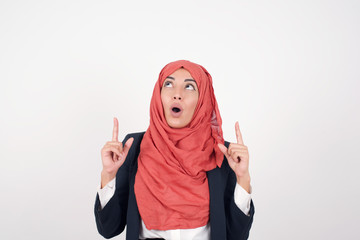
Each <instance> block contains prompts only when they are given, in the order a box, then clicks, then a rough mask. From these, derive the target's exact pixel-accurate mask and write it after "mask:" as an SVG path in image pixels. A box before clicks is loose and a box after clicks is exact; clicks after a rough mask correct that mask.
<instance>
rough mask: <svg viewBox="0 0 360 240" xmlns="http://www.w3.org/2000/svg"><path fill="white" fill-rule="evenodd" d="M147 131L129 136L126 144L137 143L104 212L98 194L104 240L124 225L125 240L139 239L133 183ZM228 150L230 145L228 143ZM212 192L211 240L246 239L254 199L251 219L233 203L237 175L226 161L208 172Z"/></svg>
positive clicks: (98, 220)
mask: <svg viewBox="0 0 360 240" xmlns="http://www.w3.org/2000/svg"><path fill="white" fill-rule="evenodd" d="M144 133H145V132H139V133H132V134H128V135H126V137H125V139H124V140H123V141H122V142H123V143H125V142H126V141H127V140H128V139H129V138H131V137H133V138H134V142H133V144H132V146H131V148H130V150H129V153H128V155H127V157H126V159H125V162H124V163H123V165H122V166H121V167H120V168H119V170H118V172H117V174H116V189H115V193H114V196H113V197H112V198H111V199H110V200H109V202H108V203H107V204H106V205H105V207H104V208H103V209H101V205H100V201H99V195H98V194H97V195H96V200H95V207H94V213H95V219H96V226H97V229H98V231H99V233H100V234H101V235H102V236H103V237H105V238H112V237H114V236H116V235H118V234H120V233H121V232H122V231H123V230H124V228H125V225H126V226H127V230H126V239H127V240H138V239H139V228H140V224H141V218H140V214H139V210H138V207H137V203H136V199H135V194H134V183H135V174H136V171H137V157H138V155H139V152H140V143H141V140H142V137H143V135H144ZM225 146H226V147H229V142H226V141H225ZM206 174H207V177H208V182H209V190H210V231H211V233H210V235H211V240H225V239H228V240H235V239H236V240H240V239H247V238H248V236H249V231H250V228H251V224H252V222H253V217H254V213H255V209H254V204H253V201H252V200H251V208H250V212H249V214H250V216H247V215H245V214H244V213H243V212H242V211H241V210H240V209H239V208H238V207H237V206H236V204H235V202H234V189H235V184H236V176H235V173H234V171H233V170H232V169H231V168H230V166H229V164H228V162H227V160H226V158H225V157H224V161H223V163H222V166H221V168H218V167H217V168H215V169H213V170H211V171H208V172H206Z"/></svg>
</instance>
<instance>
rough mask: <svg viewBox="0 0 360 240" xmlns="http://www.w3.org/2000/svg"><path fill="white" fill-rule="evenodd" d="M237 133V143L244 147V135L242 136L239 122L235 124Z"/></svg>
mask: <svg viewBox="0 0 360 240" xmlns="http://www.w3.org/2000/svg"><path fill="white" fill-rule="evenodd" d="M235 133H236V140H237V143H238V144H242V145H244V141H243V139H242V135H241V132H240V127H239V122H236V123H235Z"/></svg>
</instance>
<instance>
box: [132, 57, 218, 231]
mask: <svg viewBox="0 0 360 240" xmlns="http://www.w3.org/2000/svg"><path fill="white" fill-rule="evenodd" d="M181 67H183V68H184V69H186V70H187V71H189V72H190V74H191V76H192V77H193V79H194V80H195V81H196V83H197V86H198V90H199V99H198V102H197V106H196V108H195V112H194V115H193V117H192V120H191V122H190V123H189V125H188V126H186V127H184V128H177V129H175V128H171V127H170V126H168V124H167V122H166V119H165V116H164V112H163V107H162V102H161V95H160V93H161V87H162V84H163V82H164V80H165V79H166V77H168V76H169V75H171V74H172V73H173V72H174V71H176V70H177V69H179V68H181ZM221 125H222V119H221V116H220V112H219V109H218V105H217V101H216V98H215V94H214V89H213V86H212V78H211V75H210V74H209V73H208V71H207V70H206V69H205V68H204V67H202V66H201V65H198V64H196V63H192V62H190V61H187V60H179V61H175V62H171V63H169V64H167V65H166V66H165V67H164V68H163V69H162V70H161V72H160V74H159V78H158V80H157V82H156V84H155V87H154V90H153V95H152V98H151V102H150V125H149V127H148V129H147V131H146V132H145V134H144V137H143V140H142V142H141V145H140V154H139V157H138V171H137V173H136V177H135V196H136V201H137V204H138V208H139V212H140V215H141V218H142V219H143V221H144V223H145V225H146V227H147V228H148V229H156V230H169V229H189V228H196V227H201V226H204V225H206V224H207V222H208V221H209V200H210V197H209V186H208V181H207V177H206V171H210V170H212V169H214V168H216V167H221V164H222V161H223V159H224V156H223V154H222V152H221V151H220V149H219V148H218V146H217V144H218V143H224V139H223V132H222V128H221Z"/></svg>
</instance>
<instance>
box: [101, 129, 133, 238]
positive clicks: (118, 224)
mask: <svg viewBox="0 0 360 240" xmlns="http://www.w3.org/2000/svg"><path fill="white" fill-rule="evenodd" d="M130 137H131V136H130V135H129V134H128V135H126V137H125V138H124V140H123V141H122V143H124V144H125V142H126V141H127V140H128V139H129V138H130ZM131 151H132V148H130V150H129V153H128V155H127V157H126V159H125V161H124V163H123V165H122V166H121V167H120V168H119V170H118V172H117V173H116V185H115V193H114V195H113V196H112V198H111V199H110V200H109V202H108V203H107V204H106V205H105V206H104V208H103V209H101V204H100V200H99V195H98V194H96V199H95V206H94V213H95V220H96V226H97V229H98V232H99V233H100V234H101V235H102V236H103V237H104V238H107V239H108V238H112V237H114V236H117V235H119V234H120V233H122V232H123V231H124V228H125V225H126V214H127V206H128V198H129V165H130V162H131V157H132V155H133V154H132V153H131Z"/></svg>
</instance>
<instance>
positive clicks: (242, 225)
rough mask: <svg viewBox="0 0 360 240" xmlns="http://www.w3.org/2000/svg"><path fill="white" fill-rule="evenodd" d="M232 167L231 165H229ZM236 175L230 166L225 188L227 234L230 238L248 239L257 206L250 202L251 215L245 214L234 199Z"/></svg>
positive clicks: (229, 239) (232, 239) (237, 239)
mask: <svg viewBox="0 0 360 240" xmlns="http://www.w3.org/2000/svg"><path fill="white" fill-rule="evenodd" d="M229 168H230V167H229ZM235 184H236V176H235V173H234V171H233V170H232V169H231V168H230V169H229V173H228V178H227V184H226V189H225V199H224V200H225V214H226V235H227V239H228V240H235V239H236V240H242V239H244V240H245V239H248V237H249V232H250V228H251V225H252V222H253V218H254V213H255V208H254V203H253V201H252V200H251V202H250V211H249V216H247V215H245V214H244V213H243V212H242V211H241V210H240V209H239V208H238V206H237V205H236V203H235V201H234V189H235Z"/></svg>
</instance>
